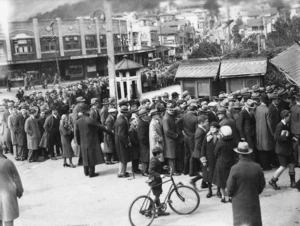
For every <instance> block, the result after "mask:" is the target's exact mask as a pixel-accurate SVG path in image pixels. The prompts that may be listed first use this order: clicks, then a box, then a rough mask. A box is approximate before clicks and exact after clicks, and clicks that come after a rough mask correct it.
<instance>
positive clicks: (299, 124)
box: [291, 104, 300, 135]
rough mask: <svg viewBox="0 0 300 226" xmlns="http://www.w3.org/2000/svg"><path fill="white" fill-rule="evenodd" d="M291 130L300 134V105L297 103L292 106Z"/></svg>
mask: <svg viewBox="0 0 300 226" xmlns="http://www.w3.org/2000/svg"><path fill="white" fill-rule="evenodd" d="M291 132H292V133H293V134H295V135H299V134H300V105H298V104H296V105H294V106H293V107H292V108H291Z"/></svg>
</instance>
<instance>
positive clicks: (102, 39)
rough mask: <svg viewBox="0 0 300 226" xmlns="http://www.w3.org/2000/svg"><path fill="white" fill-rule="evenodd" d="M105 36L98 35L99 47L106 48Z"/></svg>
mask: <svg viewBox="0 0 300 226" xmlns="http://www.w3.org/2000/svg"><path fill="white" fill-rule="evenodd" d="M106 45H107V44H106V35H100V47H101V48H106Z"/></svg>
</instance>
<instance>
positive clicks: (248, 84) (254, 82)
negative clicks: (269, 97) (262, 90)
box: [245, 77, 260, 89]
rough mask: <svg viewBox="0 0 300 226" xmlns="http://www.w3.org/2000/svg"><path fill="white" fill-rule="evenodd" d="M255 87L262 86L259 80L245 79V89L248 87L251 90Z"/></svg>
mask: <svg viewBox="0 0 300 226" xmlns="http://www.w3.org/2000/svg"><path fill="white" fill-rule="evenodd" d="M254 85H258V86H260V84H259V78H253V77H252V78H245V87H248V88H250V89H251V87H252V86H254Z"/></svg>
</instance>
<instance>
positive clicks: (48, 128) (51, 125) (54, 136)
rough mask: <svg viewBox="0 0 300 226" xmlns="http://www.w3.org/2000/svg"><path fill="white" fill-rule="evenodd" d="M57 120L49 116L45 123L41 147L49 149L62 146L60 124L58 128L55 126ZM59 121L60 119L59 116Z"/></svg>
mask: <svg viewBox="0 0 300 226" xmlns="http://www.w3.org/2000/svg"><path fill="white" fill-rule="evenodd" d="M54 120H55V118H54V116H53V115H49V116H48V117H47V118H46V120H45V123H44V134H43V136H42V139H41V142H40V147H44V148H48V147H49V145H50V144H51V145H53V144H60V143H61V141H60V133H59V124H58V127H57V128H56V126H55V121H54ZM56 120H58V121H60V118H59V117H58V116H57V119H56Z"/></svg>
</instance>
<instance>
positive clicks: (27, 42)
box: [13, 39, 33, 54]
mask: <svg viewBox="0 0 300 226" xmlns="http://www.w3.org/2000/svg"><path fill="white" fill-rule="evenodd" d="M13 46H14V51H15V53H21V54H22V53H33V39H18V40H14V41H13Z"/></svg>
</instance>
